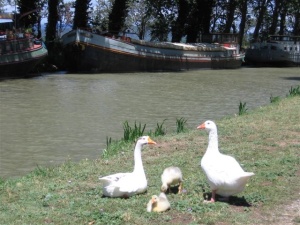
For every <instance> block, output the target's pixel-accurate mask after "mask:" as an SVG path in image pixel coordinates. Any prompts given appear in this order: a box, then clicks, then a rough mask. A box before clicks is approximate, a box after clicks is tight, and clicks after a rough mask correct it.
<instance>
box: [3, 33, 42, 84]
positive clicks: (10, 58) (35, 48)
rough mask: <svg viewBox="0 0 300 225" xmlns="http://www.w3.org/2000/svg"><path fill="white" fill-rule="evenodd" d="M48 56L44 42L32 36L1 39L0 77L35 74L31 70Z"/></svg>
mask: <svg viewBox="0 0 300 225" xmlns="http://www.w3.org/2000/svg"><path fill="white" fill-rule="evenodd" d="M46 56H47V50H46V48H45V47H44V46H43V44H42V43H41V42H35V41H34V40H33V39H32V38H24V39H17V40H1V39H0V79H7V78H24V77H30V76H33V74H30V72H32V70H33V69H34V67H35V66H36V65H37V64H38V63H39V62H40V61H41V60H42V59H44V58H45V57H46Z"/></svg>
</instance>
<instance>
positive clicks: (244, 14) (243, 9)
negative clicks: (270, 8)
mask: <svg viewBox="0 0 300 225" xmlns="http://www.w3.org/2000/svg"><path fill="white" fill-rule="evenodd" d="M247 3H248V0H243V1H242V3H241V8H240V11H241V14H242V17H241V23H240V33H239V45H240V46H242V45H243V38H244V33H245V26H246V20H247V11H248V7H247Z"/></svg>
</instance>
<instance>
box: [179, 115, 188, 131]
mask: <svg viewBox="0 0 300 225" xmlns="http://www.w3.org/2000/svg"><path fill="white" fill-rule="evenodd" d="M186 122H187V119H184V118H183V117H181V118H180V119H178V118H176V132H177V134H179V133H182V132H185V131H186V130H187V128H186Z"/></svg>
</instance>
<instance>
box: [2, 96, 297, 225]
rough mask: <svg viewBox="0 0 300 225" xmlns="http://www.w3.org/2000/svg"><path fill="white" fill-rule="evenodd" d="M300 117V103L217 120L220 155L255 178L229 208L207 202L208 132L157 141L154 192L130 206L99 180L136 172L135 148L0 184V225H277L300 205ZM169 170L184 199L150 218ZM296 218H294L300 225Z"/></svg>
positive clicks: (150, 165)
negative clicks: (174, 169) (177, 175)
mask: <svg viewBox="0 0 300 225" xmlns="http://www.w3.org/2000/svg"><path fill="white" fill-rule="evenodd" d="M299 112H300V97H299V96H295V97H289V98H286V99H283V100H280V101H276V102H273V103H272V104H270V105H268V106H266V107H262V108H258V109H256V110H254V111H248V112H247V114H244V115H242V116H236V117H232V118H224V119H222V120H219V121H216V123H217V125H218V129H219V142H220V148H221V150H222V152H223V153H225V154H230V155H233V156H235V158H236V159H237V160H238V161H239V162H240V163H241V164H242V167H243V168H244V169H245V170H246V171H249V172H254V173H255V176H254V177H252V178H251V179H250V182H249V184H248V186H247V187H246V189H245V191H244V192H242V193H241V194H239V195H237V196H235V197H232V198H231V199H230V201H229V203H224V202H217V203H215V204H204V203H203V200H204V198H205V197H206V196H207V194H209V188H208V185H207V182H206V178H205V176H204V174H203V172H202V170H201V168H200V166H199V161H200V159H201V157H202V156H203V154H204V152H205V150H206V147H207V133H206V132H204V131H199V130H196V129H195V130H190V131H188V132H186V133H180V134H176V135H166V136H163V137H156V138H153V139H154V140H155V141H156V142H157V143H158V144H157V145H156V146H147V147H146V148H145V149H144V150H143V153H142V154H143V162H144V168H145V171H146V175H147V179H148V191H147V193H145V194H142V195H138V196H134V197H132V198H129V199H110V198H103V197H102V188H101V186H100V185H99V182H98V177H99V176H104V175H108V174H112V173H115V172H126V171H131V170H132V169H133V148H134V144H132V145H130V146H128V148H125V149H123V151H122V152H120V153H119V154H117V155H114V156H110V157H108V158H105V159H103V158H101V157H100V156H99V159H97V160H83V161H81V162H80V163H72V162H66V163H64V164H63V165H61V166H60V167H55V168H37V169H36V170H35V171H34V172H32V173H30V174H28V175H27V176H24V177H21V178H18V179H8V180H6V181H1V183H0V199H1V205H0V224H276V223H278V221H279V219H278V216H280V214H281V213H282V212H284V208H285V207H286V206H287V205H289V204H290V203H291V202H293V201H294V200H295V199H299V198H300V195H299V190H300V178H299V177H300V138H299V137H300V113H299ZM212 119H213V118H212ZM201 122H203V121H199V124H200V123H201ZM171 165H174V166H179V167H180V168H181V169H182V172H183V175H184V189H185V193H183V194H181V195H177V194H169V195H168V198H169V201H170V203H171V210H170V211H167V212H165V213H160V214H157V213H147V212H146V204H147V202H148V201H149V199H150V198H151V196H152V195H153V194H159V189H160V186H161V181H160V175H161V173H162V171H163V169H164V168H166V167H168V166H171ZM297 212H298V213H299V211H295V212H294V213H292V214H291V215H290V216H289V219H291V220H293V221H294V223H300V215H298V214H297ZM278 224H282V223H278Z"/></svg>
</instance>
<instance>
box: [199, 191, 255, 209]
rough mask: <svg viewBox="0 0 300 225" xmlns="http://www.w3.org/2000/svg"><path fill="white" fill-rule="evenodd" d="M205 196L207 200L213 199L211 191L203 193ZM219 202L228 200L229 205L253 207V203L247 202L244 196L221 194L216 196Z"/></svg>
mask: <svg viewBox="0 0 300 225" xmlns="http://www.w3.org/2000/svg"><path fill="white" fill-rule="evenodd" d="M203 197H204V199H205V200H210V199H211V193H208V192H206V193H203ZM216 199H217V202H226V203H228V204H229V205H233V206H242V207H251V206H252V205H251V204H249V203H248V202H247V200H246V199H245V198H244V197H237V196H230V197H227V198H226V197H223V196H220V195H217V196H216Z"/></svg>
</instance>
